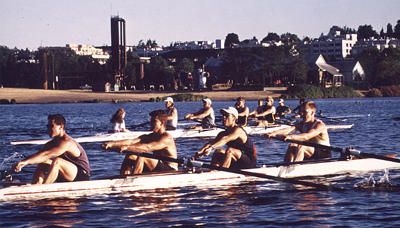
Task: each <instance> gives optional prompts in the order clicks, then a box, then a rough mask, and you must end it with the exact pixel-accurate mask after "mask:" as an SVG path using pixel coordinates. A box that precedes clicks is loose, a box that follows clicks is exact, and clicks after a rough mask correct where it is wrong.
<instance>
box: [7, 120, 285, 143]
mask: <svg viewBox="0 0 400 228" xmlns="http://www.w3.org/2000/svg"><path fill="white" fill-rule="evenodd" d="M288 127H289V125H284V124H282V125H274V126H271V127H267V128H265V127H245V128H244V129H245V130H246V132H247V133H248V134H249V135H262V134H267V133H271V132H273V131H277V130H280V129H285V128H288ZM221 131H223V129H221V128H212V129H206V130H193V129H176V130H172V131H168V132H169V133H170V134H171V135H172V137H174V138H203V137H215V136H217V135H218V133H220V132H221ZM150 133H151V131H130V132H118V133H108V134H99V135H95V136H86V137H76V138H74V139H75V140H76V141H77V142H78V143H89V142H109V141H117V140H125V139H133V138H136V137H139V136H141V135H144V134H150ZM49 140H50V139H38V140H25V141H13V142H11V144H12V145H21V144H36V145H40V144H45V143H46V142H48V141H49Z"/></svg>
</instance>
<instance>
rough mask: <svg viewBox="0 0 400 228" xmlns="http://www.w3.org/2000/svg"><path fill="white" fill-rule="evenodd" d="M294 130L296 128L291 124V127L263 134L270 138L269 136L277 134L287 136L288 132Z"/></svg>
mask: <svg viewBox="0 0 400 228" xmlns="http://www.w3.org/2000/svg"><path fill="white" fill-rule="evenodd" d="M295 130H296V127H295V126H291V127H288V128H284V129H280V130H276V131H273V132H271V133H268V134H265V137H267V138H270V137H276V136H278V135H281V136H287V135H288V134H290V133H292V132H293V131H295Z"/></svg>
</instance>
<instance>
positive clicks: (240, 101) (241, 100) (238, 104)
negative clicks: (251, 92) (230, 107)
mask: <svg viewBox="0 0 400 228" xmlns="http://www.w3.org/2000/svg"><path fill="white" fill-rule="evenodd" d="M245 103H246V101H245V99H244V98H243V97H238V98H237V99H236V104H235V106H236V107H244V104H245Z"/></svg>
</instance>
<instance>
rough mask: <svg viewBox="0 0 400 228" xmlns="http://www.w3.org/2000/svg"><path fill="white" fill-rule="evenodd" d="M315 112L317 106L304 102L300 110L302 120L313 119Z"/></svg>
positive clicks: (310, 102) (311, 102)
mask: <svg viewBox="0 0 400 228" xmlns="http://www.w3.org/2000/svg"><path fill="white" fill-rule="evenodd" d="M316 112H317V105H316V104H315V103H314V102H313V101H307V102H304V103H303V104H302V105H301V108H300V114H301V116H302V118H303V119H309V118H311V117H312V118H313V117H314V116H315V113H316Z"/></svg>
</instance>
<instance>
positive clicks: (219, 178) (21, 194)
mask: <svg viewBox="0 0 400 228" xmlns="http://www.w3.org/2000/svg"><path fill="white" fill-rule="evenodd" d="M383 169H400V163H396V162H390V161H384V160H379V159H373V158H366V159H356V160H350V161H328V162H315V163H306V164H296V165H290V166H277V167H262V168H254V169H247V170H246V171H248V172H253V173H262V174H267V175H270V176H276V177H281V178H295V177H306V176H310V177H312V176H325V175H335V174H344V173H352V174H353V173H364V172H369V171H377V170H383ZM243 180H265V179H260V178H256V177H251V176H245V175H242V174H236V173H230V172H223V171H211V172H201V173H188V172H175V173H164V174H145V175H137V176H131V177H126V178H113V179H104V180H92V181H81V182H66V183H54V184H46V185H21V186H10V187H6V188H2V189H0V201H14V200H31V199H43V198H59V197H62V198H65V197H68V198H70V197H78V196H79V197H82V196H91V195H101V194H113V193H118V194H121V193H124V192H134V191H140V190H148V189H160V188H174V187H184V186H197V187H198V186H221V185H225V184H232V183H240V181H243Z"/></svg>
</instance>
